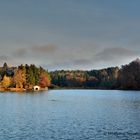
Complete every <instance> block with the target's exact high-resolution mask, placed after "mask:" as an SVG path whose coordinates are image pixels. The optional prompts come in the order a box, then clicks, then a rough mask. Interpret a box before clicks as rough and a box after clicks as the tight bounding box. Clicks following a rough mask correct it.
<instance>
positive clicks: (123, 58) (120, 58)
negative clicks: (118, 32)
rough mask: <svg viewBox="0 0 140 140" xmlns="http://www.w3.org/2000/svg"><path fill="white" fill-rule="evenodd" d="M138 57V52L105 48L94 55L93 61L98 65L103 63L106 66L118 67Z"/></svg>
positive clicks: (139, 55)
mask: <svg viewBox="0 0 140 140" xmlns="http://www.w3.org/2000/svg"><path fill="white" fill-rule="evenodd" d="M137 57H140V52H139V51H134V50H130V49H127V48H123V47H115V48H106V49H104V50H102V51H100V52H99V53H97V54H96V55H94V60H96V62H98V63H105V64H106V65H120V64H123V63H125V62H127V63H128V62H129V61H132V60H133V59H135V58H137Z"/></svg>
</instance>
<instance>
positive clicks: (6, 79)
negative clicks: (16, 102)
mask: <svg viewBox="0 0 140 140" xmlns="http://www.w3.org/2000/svg"><path fill="white" fill-rule="evenodd" d="M10 85H11V77H8V76H6V75H4V77H3V80H2V87H4V88H8V87H9V86H10Z"/></svg>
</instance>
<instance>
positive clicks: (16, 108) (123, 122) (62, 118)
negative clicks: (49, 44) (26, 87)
mask: <svg viewBox="0 0 140 140" xmlns="http://www.w3.org/2000/svg"><path fill="white" fill-rule="evenodd" d="M0 140H140V91H115V90H112V91H111V90H50V91H48V92H43V93H35V94H33V93H27V94H17V93H0Z"/></svg>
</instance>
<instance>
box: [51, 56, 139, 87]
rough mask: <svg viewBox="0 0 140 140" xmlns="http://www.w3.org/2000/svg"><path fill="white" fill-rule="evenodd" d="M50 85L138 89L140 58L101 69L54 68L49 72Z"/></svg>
mask: <svg viewBox="0 0 140 140" xmlns="http://www.w3.org/2000/svg"><path fill="white" fill-rule="evenodd" d="M50 75H51V79H52V85H53V86H54V87H64V88H95V89H136V90H138V89H140V60H139V59H136V60H134V61H132V62H131V63H129V64H128V65H123V66H122V67H121V68H119V67H110V68H105V69H101V70H90V71H81V70H71V71H68V70H66V71H65V70H56V71H53V72H50Z"/></svg>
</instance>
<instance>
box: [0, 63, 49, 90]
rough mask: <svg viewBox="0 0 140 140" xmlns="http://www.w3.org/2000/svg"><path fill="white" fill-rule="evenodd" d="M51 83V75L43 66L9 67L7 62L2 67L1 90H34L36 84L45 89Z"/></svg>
mask: <svg viewBox="0 0 140 140" xmlns="http://www.w3.org/2000/svg"><path fill="white" fill-rule="evenodd" d="M50 84H51V78H50V75H49V73H48V71H46V70H45V69H43V68H42V67H39V68H38V67H36V66H35V65H33V64H31V65H28V64H26V65H20V66H18V67H8V65H7V63H4V65H3V67H0V91H5V90H6V91H7V90H14V91H18V90H20V91H22V90H32V89H33V87H34V86H35V85H38V86H39V87H41V88H42V89H45V87H49V86H50Z"/></svg>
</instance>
